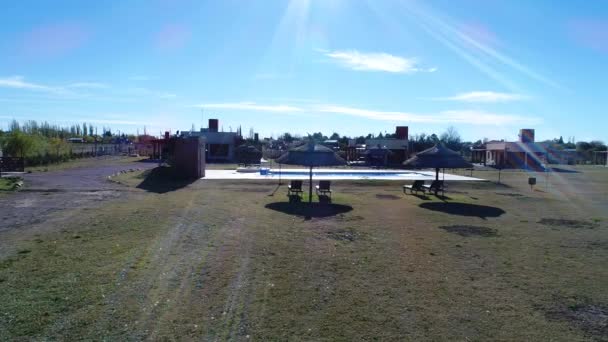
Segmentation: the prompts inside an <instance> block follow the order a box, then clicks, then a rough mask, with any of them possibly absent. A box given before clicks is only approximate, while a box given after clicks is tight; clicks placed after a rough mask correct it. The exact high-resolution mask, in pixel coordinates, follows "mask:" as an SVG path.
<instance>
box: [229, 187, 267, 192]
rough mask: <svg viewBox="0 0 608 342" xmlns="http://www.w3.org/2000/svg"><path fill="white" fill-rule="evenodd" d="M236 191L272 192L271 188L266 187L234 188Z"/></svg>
mask: <svg viewBox="0 0 608 342" xmlns="http://www.w3.org/2000/svg"><path fill="white" fill-rule="evenodd" d="M235 190H236V191H241V192H272V189H270V190H268V189H262V188H242V189H235Z"/></svg>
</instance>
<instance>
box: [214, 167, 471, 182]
mask: <svg viewBox="0 0 608 342" xmlns="http://www.w3.org/2000/svg"><path fill="white" fill-rule="evenodd" d="M271 172H277V173H272V174H270V175H260V173H259V172H236V170H205V177H203V178H202V179H209V180H212V179H249V180H255V179H257V180H276V179H278V178H279V175H278V170H274V169H273V170H271ZM293 172H297V173H298V174H291V173H293ZM302 173H306V174H302ZM327 173H330V174H327ZM369 173H376V174H377V173H383V175H369ZM308 177H309V176H308V170H306V169H282V170H281V179H302V180H306V179H308ZM312 178H313V179H314V180H320V179H323V180H403V181H411V180H425V181H431V180H434V179H435V171H430V170H429V171H425V170H416V171H413V170H377V169H364V170H361V169H359V170H349V169H313V175H312ZM439 179H445V180H446V181H483V179H480V178H473V177H466V176H459V175H452V174H449V173H446V174H445V178H444V175H443V174H442V173H439Z"/></svg>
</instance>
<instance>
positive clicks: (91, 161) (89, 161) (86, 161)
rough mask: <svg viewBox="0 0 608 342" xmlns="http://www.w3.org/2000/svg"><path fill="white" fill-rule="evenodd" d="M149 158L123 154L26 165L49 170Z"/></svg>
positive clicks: (40, 170) (45, 170) (34, 170)
mask: <svg viewBox="0 0 608 342" xmlns="http://www.w3.org/2000/svg"><path fill="white" fill-rule="evenodd" d="M144 159H147V158H145V157H123V156H100V157H91V158H81V159H73V160H70V161H67V162H63V163H57V164H49V165H38V166H26V167H25V171H28V172H48V171H59V170H65V169H72V168H78V167H92V166H96V165H99V164H100V163H101V162H104V161H107V162H112V163H132V162H135V161H139V160H144Z"/></svg>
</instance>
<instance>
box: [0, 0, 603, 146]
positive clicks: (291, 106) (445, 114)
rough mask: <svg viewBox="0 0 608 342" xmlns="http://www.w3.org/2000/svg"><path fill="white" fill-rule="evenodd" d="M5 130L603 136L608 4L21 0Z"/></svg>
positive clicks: (12, 11)
mask: <svg viewBox="0 0 608 342" xmlns="http://www.w3.org/2000/svg"><path fill="white" fill-rule="evenodd" d="M0 21H1V22H2V25H1V26H0V126H1V127H4V128H6V126H7V125H8V122H9V121H10V120H11V119H12V118H15V119H17V120H26V119H36V120H47V121H49V122H53V123H58V124H70V123H74V122H83V121H86V122H91V123H93V124H95V125H97V126H99V127H101V126H111V127H113V128H114V129H120V130H121V131H126V132H133V133H134V132H136V130H137V129H139V131H140V132H142V131H143V127H144V126H146V127H147V130H148V132H151V133H154V134H158V133H159V132H160V131H164V130H171V131H173V132H175V131H176V130H189V129H190V127H191V126H192V124H194V125H195V127H196V128H197V129H198V128H199V127H200V126H201V117H202V116H203V117H204V119H205V120H207V119H208V118H210V117H214V118H219V119H220V125H221V126H222V127H223V129H224V130H226V131H228V130H230V129H232V130H235V129H236V128H237V127H238V126H239V125H241V126H242V127H243V131H244V132H246V131H248V130H249V128H250V127H253V128H254V129H255V130H256V131H258V132H260V133H261V134H262V135H264V136H268V135H271V134H272V135H274V136H275V137H276V136H277V135H278V134H280V133H282V132H286V131H289V132H292V133H297V134H306V133H307V132H309V133H312V132H317V131H322V132H324V133H326V134H331V133H332V132H334V131H336V132H339V133H342V134H348V135H362V134H366V133H369V132H371V133H378V132H385V131H387V132H391V133H392V132H393V131H394V126H396V125H408V126H410V132H411V133H412V134H416V133H441V132H442V131H444V130H445V129H446V128H447V127H448V126H454V127H456V128H457V129H458V131H459V132H460V133H461V135H462V136H463V138H465V139H467V140H476V139H481V138H484V137H485V138H490V139H516V137H517V133H518V130H519V128H527V127H530V128H536V135H537V137H538V138H540V139H547V138H553V137H558V136H560V135H562V136H564V138H565V139H566V138H567V137H571V136H574V137H576V139H577V140H590V139H599V140H604V141H606V140H607V137H606V123H607V122H608V120H607V119H606V116H605V114H606V104H607V102H608V100H607V99H608V96H607V95H608V90H607V89H608V88H607V86H606V79H607V76H608V3H607V2H605V1H601V0H597V1H584V2H574V1H563V2H562V1H559V2H557V1H549V0H536V1H527V0H526V1H524V0H502V1H501V0H459V1H453V0H450V1H448V0H436V1H407V0H403V1H400V0H386V1H384V0H258V1H242V0H223V1H195V0H146V1H144V0H140V1H126V0H120V1H118V0H117V1H111V0H107V1H95V2H92V1H76V0H73V1H60V0H57V1H29V0H22V1H15V2H12V3H11V5H10V6H3V10H2V12H0Z"/></svg>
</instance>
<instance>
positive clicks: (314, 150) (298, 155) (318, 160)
mask: <svg viewBox="0 0 608 342" xmlns="http://www.w3.org/2000/svg"><path fill="white" fill-rule="evenodd" d="M275 161H276V162H277V163H280V164H287V165H301V166H308V167H309V168H310V184H309V187H308V203H311V202H312V168H313V167H315V166H316V167H318V166H338V165H345V164H346V161H344V159H342V158H340V157H339V156H338V155H337V154H336V153H335V152H334V151H333V150H332V149H330V148H327V147H325V146H322V145H319V144H315V143H313V142H309V143H307V144H304V145H302V146H299V147H296V148H294V149H291V150H289V151H287V153H285V154H283V155H282V156H280V157H279V158H277V159H276V160H275Z"/></svg>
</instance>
